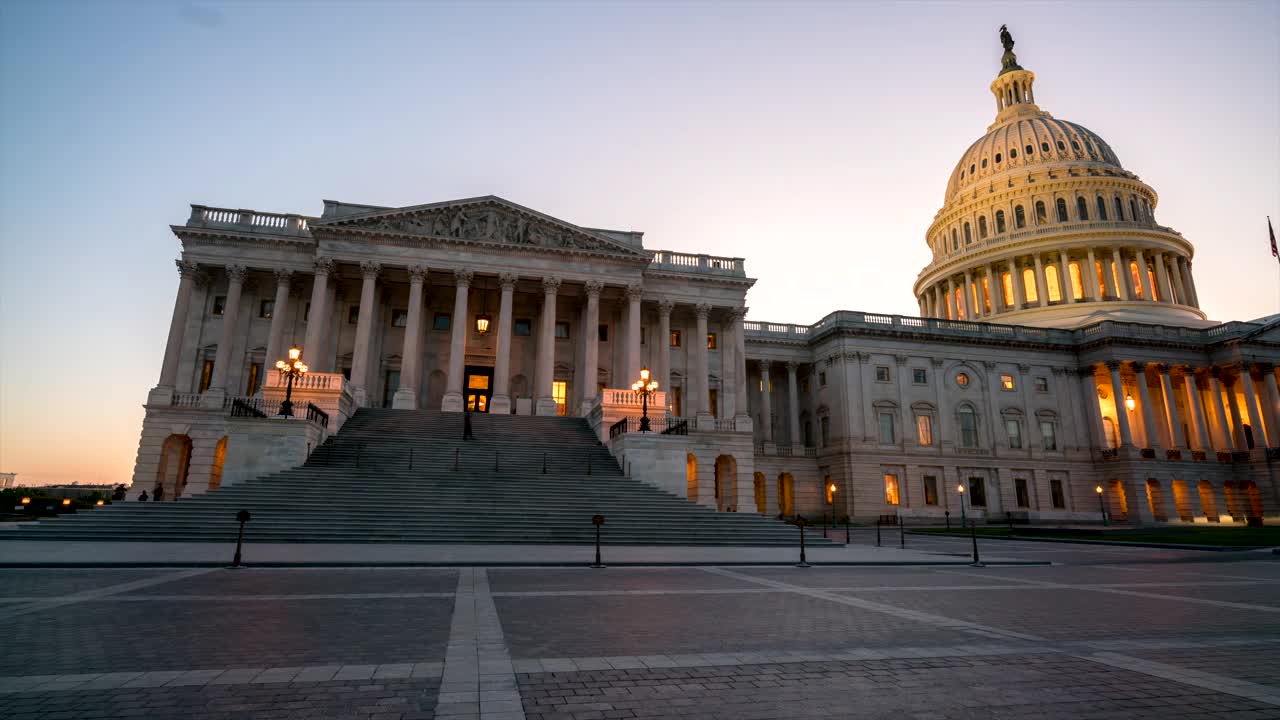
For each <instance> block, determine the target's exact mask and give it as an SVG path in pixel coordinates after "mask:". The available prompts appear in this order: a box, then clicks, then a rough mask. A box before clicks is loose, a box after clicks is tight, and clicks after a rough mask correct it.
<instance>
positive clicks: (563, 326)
mask: <svg viewBox="0 0 1280 720" xmlns="http://www.w3.org/2000/svg"><path fill="white" fill-rule="evenodd" d="M568 337H569V323H567V322H557V323H556V338H557V339H559V340H565V339H568Z"/></svg>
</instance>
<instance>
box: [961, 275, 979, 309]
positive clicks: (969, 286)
mask: <svg viewBox="0 0 1280 720" xmlns="http://www.w3.org/2000/svg"><path fill="white" fill-rule="evenodd" d="M960 290H961V293H962V294H963V295H964V319H965V320H969V321H972V320H973V319H974V318H975V317H976V316H975V314H974V307H973V275H972V274H970V272H969V271H968V270H966V271H965V273H964V281H963V283H962V284H961V285H960Z"/></svg>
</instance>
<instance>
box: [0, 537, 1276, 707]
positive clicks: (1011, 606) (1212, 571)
mask: <svg viewBox="0 0 1280 720" xmlns="http://www.w3.org/2000/svg"><path fill="white" fill-rule="evenodd" d="M913 542H915V541H914V540H913ZM919 544H926V545H928V547H929V548H930V549H931V550H933V551H935V552H943V553H946V552H957V553H958V552H963V550H964V543H963V542H960V541H957V540H952V539H948V538H940V539H928V540H927V541H926V540H921V541H919ZM992 545H995V543H992ZM999 552H1000V554H1001V555H1003V556H1014V557H1018V558H1021V559H1047V560H1051V561H1053V562H1054V563H1055V564H1053V565H1049V566H1016V567H1014V566H991V567H986V568H971V567H967V566H962V567H956V566H906V567H814V568H810V569H798V568H794V567H787V566H778V567H728V566H706V567H652V568H645V567H626V568H609V569H605V570H591V569H587V568H579V567H574V568H502V567H488V568H473V567H461V568H439V569H431V568H288V569H281V568H249V569H243V570H226V569H214V568H198V569H191V568H175V569H165V568H141V569H138V568H131V569H90V568H84V569H53V568H45V569H3V570H0V611H2V612H3V613H4V617H5V622H4V623H3V624H2V625H0V717H3V718H6V719H12V720H26V719H28V718H51V719H55V718H69V719H70V718H85V719H87V718H204V719H209V720H213V719H219V720H222V719H227V720H231V719H237V718H307V719H311V718H377V719H380V720H393V719H398V720H412V719H413V718H485V719H486V720H510V719H514V718H527V719H529V720H534V719H540V720H552V719H555V720H559V719H561V718H563V719H565V720H597V719H604V718H675V717H680V718H724V719H725V720H729V719H737V718H743V719H747V720H750V719H752V718H759V719H765V718H833V717H834V718H845V717H859V718H863V717H867V718H921V719H923V718H931V719H946V718H1034V719H1035V720H1051V719H1053V718H1141V717H1150V718H1200V717H1206V718H1211V717H1224V718H1225V717H1230V718H1233V720H1235V719H1241V718H1280V679H1278V678H1280V559H1277V558H1275V557H1274V556H1271V555H1266V554H1261V553H1201V552H1194V551H1168V550H1151V549H1142V548H1111V547H1096V546H1067V545H1058V544H1047V543H1001V544H1000V545H999Z"/></svg>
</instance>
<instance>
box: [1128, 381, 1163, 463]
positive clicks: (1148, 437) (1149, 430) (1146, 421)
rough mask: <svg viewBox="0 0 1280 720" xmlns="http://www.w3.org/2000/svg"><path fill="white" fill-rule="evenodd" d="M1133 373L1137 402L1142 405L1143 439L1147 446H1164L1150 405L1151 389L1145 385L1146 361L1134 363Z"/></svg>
mask: <svg viewBox="0 0 1280 720" xmlns="http://www.w3.org/2000/svg"><path fill="white" fill-rule="evenodd" d="M1133 374H1134V382H1135V383H1136V384H1137V386H1138V403H1139V404H1140V405H1141V406H1142V407H1141V408H1139V410H1140V412H1141V413H1142V436H1143V441H1144V442H1145V443H1146V446H1147V447H1149V448H1160V447H1164V443H1163V442H1162V441H1161V439H1160V428H1159V427H1157V426H1156V420H1155V412H1154V410H1153V409H1152V407H1151V390H1150V388H1149V387H1148V386H1147V369H1146V363H1138V362H1136V363H1134V364H1133Z"/></svg>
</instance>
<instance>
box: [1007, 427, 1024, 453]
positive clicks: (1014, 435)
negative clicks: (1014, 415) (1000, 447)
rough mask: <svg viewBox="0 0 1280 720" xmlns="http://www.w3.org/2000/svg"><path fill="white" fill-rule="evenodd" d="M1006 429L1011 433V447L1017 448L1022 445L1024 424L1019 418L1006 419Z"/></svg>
mask: <svg viewBox="0 0 1280 720" xmlns="http://www.w3.org/2000/svg"><path fill="white" fill-rule="evenodd" d="M1004 430H1005V432H1007V433H1008V434H1009V447H1011V448H1013V449H1014V450H1017V449H1019V448H1021V447H1022V425H1021V424H1019V423H1018V421H1017V420H1013V419H1009V420H1005V421H1004Z"/></svg>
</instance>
